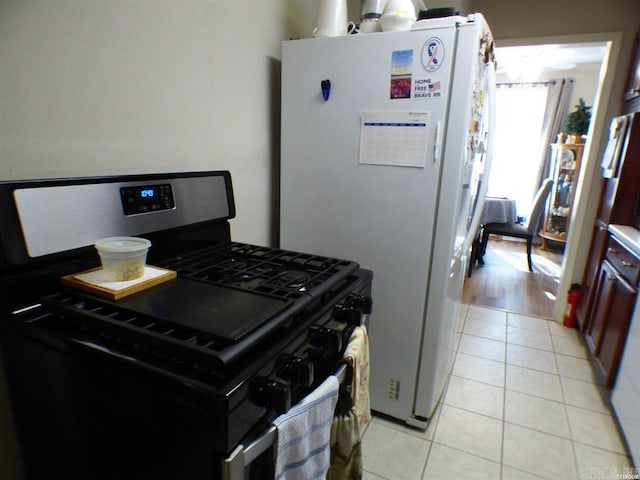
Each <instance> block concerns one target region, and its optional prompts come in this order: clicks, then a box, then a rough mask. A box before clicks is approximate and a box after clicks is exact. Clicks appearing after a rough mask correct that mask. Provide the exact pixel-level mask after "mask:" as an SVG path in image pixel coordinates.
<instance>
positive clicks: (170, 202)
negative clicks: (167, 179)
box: [120, 183, 176, 215]
mask: <svg viewBox="0 0 640 480" xmlns="http://www.w3.org/2000/svg"><path fill="white" fill-rule="evenodd" d="M120 200H121V202H122V210H123V211H124V214H125V215H139V214H141V213H152V212H159V211H162V210H172V209H174V208H175V207H176V204H175V200H174V197H173V188H172V187H171V184H168V183H167V184H162V185H144V186H138V187H121V188H120Z"/></svg>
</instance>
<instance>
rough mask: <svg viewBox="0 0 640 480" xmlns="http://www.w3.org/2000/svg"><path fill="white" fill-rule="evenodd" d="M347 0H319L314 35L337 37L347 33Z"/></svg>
mask: <svg viewBox="0 0 640 480" xmlns="http://www.w3.org/2000/svg"><path fill="white" fill-rule="evenodd" d="M347 26H348V22H347V0H320V7H319V9H318V26H317V27H316V28H315V29H314V31H313V36H314V37H338V36H341V35H346V34H347Z"/></svg>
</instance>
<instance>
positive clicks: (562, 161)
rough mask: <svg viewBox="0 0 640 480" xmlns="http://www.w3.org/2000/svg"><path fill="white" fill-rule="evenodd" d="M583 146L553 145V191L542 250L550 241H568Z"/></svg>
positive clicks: (549, 201)
mask: <svg viewBox="0 0 640 480" xmlns="http://www.w3.org/2000/svg"><path fill="white" fill-rule="evenodd" d="M583 149H584V145H583V144H566V143H554V144H552V145H551V151H552V154H551V159H552V165H553V188H552V189H551V195H549V199H548V200H547V208H546V212H545V218H544V222H543V225H542V231H540V236H541V237H542V248H543V249H544V248H546V247H547V241H548V240H553V241H556V242H562V243H564V242H566V241H567V234H568V233H569V222H570V219H571V210H572V208H573V200H574V197H575V193H576V186H577V184H578V175H579V174H580V164H581V161H582V150H583Z"/></svg>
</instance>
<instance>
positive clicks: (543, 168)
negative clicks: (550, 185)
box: [536, 78, 574, 189]
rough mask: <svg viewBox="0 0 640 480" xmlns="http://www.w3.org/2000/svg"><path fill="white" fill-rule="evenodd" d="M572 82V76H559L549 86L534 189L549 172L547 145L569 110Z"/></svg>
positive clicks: (553, 139)
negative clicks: (538, 166)
mask: <svg viewBox="0 0 640 480" xmlns="http://www.w3.org/2000/svg"><path fill="white" fill-rule="evenodd" d="M573 83H574V80H573V79H572V78H560V79H556V80H553V82H552V84H551V85H550V86H549V94H548V96H547V104H546V107H545V113H544V122H543V124H542V134H541V138H540V140H541V144H540V168H539V170H538V177H537V179H538V180H537V182H536V189H537V188H538V187H539V186H540V185H542V182H543V180H544V179H545V178H547V177H549V175H550V174H551V149H550V147H549V145H551V144H552V143H554V142H555V141H556V137H557V136H558V133H560V132H561V131H562V124H563V122H564V118H565V117H566V116H567V111H568V110H569V101H570V99H571V91H572V90H573Z"/></svg>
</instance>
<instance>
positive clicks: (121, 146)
mask: <svg viewBox="0 0 640 480" xmlns="http://www.w3.org/2000/svg"><path fill="white" fill-rule="evenodd" d="M316 10H317V8H316V5H315V3H314V2H313V1H312V0H307V1H287V0H254V1H245V0H208V1H207V0H199V1H198V0H194V1H191V0H183V1H179V0H168V1H162V2H158V1H153V0H138V1H130V0H109V1H100V2H93V1H92V2H87V1H84V0H77V1H69V0H66V1H46V0H39V1H24V0H18V1H8V0H0V67H1V69H2V70H1V72H2V73H1V75H2V76H1V77H0V78H1V81H0V179H2V180H8V179H24V178H38V177H40V178H44V177H66V176H83V175H108V174H128V173H145V172H151V171H188V170H208V169H228V170H230V171H231V174H232V176H233V181H234V187H235V193H236V202H237V210H238V217H237V219H236V220H233V221H232V234H233V237H234V239H235V240H238V241H244V242H250V243H260V244H270V243H273V241H274V238H275V236H274V234H275V233H274V229H276V228H277V226H276V225H274V222H273V221H272V219H273V217H274V216H275V215H276V211H277V196H278V191H277V183H278V182H277V178H275V177H274V176H275V175H277V170H276V169H274V168H272V166H273V165H274V164H276V163H277V161H278V152H279V146H278V142H279V134H278V132H279V101H280V96H279V95H280V93H279V91H280V85H279V81H280V77H279V71H280V66H279V59H280V49H281V46H280V45H281V41H282V40H284V39H287V38H289V37H292V36H293V37H295V36H309V33H310V32H311V31H312V28H313V25H314V24H315V20H316V16H317V12H316Z"/></svg>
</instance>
